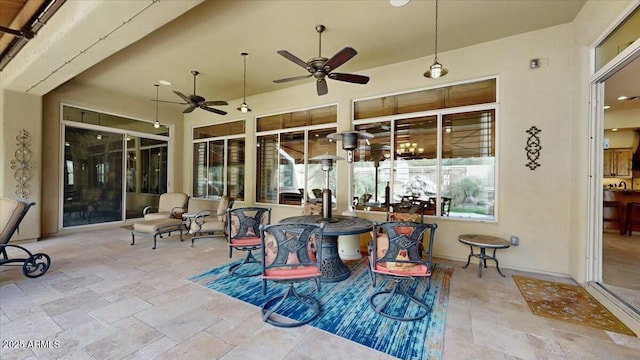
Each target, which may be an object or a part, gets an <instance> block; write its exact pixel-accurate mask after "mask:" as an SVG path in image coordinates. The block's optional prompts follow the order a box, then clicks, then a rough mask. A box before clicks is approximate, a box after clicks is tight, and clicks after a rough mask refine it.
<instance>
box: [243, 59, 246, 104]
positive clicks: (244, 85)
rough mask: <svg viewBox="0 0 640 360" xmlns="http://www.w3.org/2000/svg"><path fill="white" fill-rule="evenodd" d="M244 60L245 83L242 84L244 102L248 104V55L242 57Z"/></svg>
mask: <svg viewBox="0 0 640 360" xmlns="http://www.w3.org/2000/svg"><path fill="white" fill-rule="evenodd" d="M242 57H243V58H244V81H243V84H242V101H243V102H244V103H245V104H246V103H247V55H243V56H242Z"/></svg>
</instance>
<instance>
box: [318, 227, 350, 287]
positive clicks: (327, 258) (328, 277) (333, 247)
mask: <svg viewBox="0 0 640 360" xmlns="http://www.w3.org/2000/svg"><path fill="white" fill-rule="evenodd" d="M320 269H321V271H322V276H321V277H320V281H322V282H338V281H342V280H345V279H346V278H348V277H349V275H351V270H349V267H348V266H347V265H345V264H344V263H343V262H342V260H341V259H340V256H339V255H338V237H337V236H327V235H325V236H323V237H322V263H321V264H320Z"/></svg>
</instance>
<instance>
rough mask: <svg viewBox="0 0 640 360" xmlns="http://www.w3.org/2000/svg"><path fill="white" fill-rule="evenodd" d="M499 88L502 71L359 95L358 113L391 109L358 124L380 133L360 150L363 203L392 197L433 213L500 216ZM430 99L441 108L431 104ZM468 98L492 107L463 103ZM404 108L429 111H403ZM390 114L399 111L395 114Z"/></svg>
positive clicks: (357, 174) (378, 206)
mask: <svg viewBox="0 0 640 360" xmlns="http://www.w3.org/2000/svg"><path fill="white" fill-rule="evenodd" d="M495 89H496V79H489V80H485V81H479V82H473V83H469V84H460V85H454V86H449V87H445V88H441V89H431V90H428V91H419V92H414V93H410V95H411V96H408V95H407V94H403V95H398V96H393V97H385V98H379V99H372V100H365V101H362V102H356V104H355V108H356V114H355V115H356V116H362V117H368V116H376V114H384V115H385V117H383V118H379V119H380V120H378V121H376V119H375V117H374V118H373V119H371V120H359V121H356V126H355V129H356V130H360V131H366V132H368V133H371V134H373V135H374V137H373V138H372V139H370V140H369V141H367V142H366V144H364V143H362V144H360V146H359V148H358V151H357V152H356V154H355V160H354V179H353V194H354V198H355V200H356V201H357V203H358V205H357V208H358V209H367V210H374V211H386V210H387V205H391V206H393V209H394V211H397V209H401V211H422V213H423V214H424V215H427V216H451V217H458V218H473V219H482V220H494V219H495V206H496V201H495V193H496V189H495V171H496V170H495V162H496V159H495V145H496V137H495V126H496V119H495V114H496V110H495V109H496V106H497V105H496V104H495V103H494V102H495V101H496V93H495ZM438 94H440V95H441V99H440V100H439V101H435V102H434V96H436V97H437V96H440V95H438ZM400 100H403V105H402V106H401V101H400ZM434 104H436V105H434ZM480 104H486V105H482V107H480ZM359 105H362V106H359ZM431 105H434V106H437V108H436V109H435V110H434V109H431V110H429V111H428V112H427V111H424V109H427V108H429V106H431ZM469 105H473V106H474V110H475V109H478V108H480V109H485V110H478V111H464V109H465V106H469ZM451 107H454V108H455V109H450V110H447V109H449V108H451ZM403 109H404V110H407V109H409V110H411V111H414V110H416V109H418V110H420V111H424V114H428V115H425V116H416V115H422V114H419V113H417V114H415V115H413V116H412V114H404V115H403V114H402V112H403V111H404V110H403ZM358 111H360V112H358ZM390 114H393V115H394V117H395V118H394V119H392V120H388V119H389V116H388V115H390ZM382 119H384V120H382ZM392 169H393V170H392ZM387 186H388V188H387ZM387 194H388V196H387Z"/></svg>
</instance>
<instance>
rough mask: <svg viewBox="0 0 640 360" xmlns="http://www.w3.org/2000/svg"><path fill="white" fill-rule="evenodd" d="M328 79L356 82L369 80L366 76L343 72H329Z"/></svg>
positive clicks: (362, 82) (360, 82)
mask: <svg viewBox="0 0 640 360" xmlns="http://www.w3.org/2000/svg"><path fill="white" fill-rule="evenodd" d="M329 79H333V80H338V81H346V82H350V83H356V84H366V83H368V82H369V77H368V76H364V75H356V74H344V73H331V74H329Z"/></svg>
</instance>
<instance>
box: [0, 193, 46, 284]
mask: <svg viewBox="0 0 640 360" xmlns="http://www.w3.org/2000/svg"><path fill="white" fill-rule="evenodd" d="M33 205H35V203H33V202H26V201H23V200H13V199H8V198H0V265H7V264H13V263H22V273H23V274H24V276H26V277H29V278H36V277H38V276H41V275H44V273H46V272H47V270H49V266H51V258H50V257H49V255H47V254H44V253H37V254H32V253H31V252H30V251H29V250H27V249H25V248H24V247H22V246H19V245H14V244H9V240H10V239H11V236H13V234H14V233H15V232H16V231H18V226H19V225H20V222H22V219H24V217H25V215H27V212H28V211H29V209H30V208H31V206H33ZM8 248H15V249H19V250H21V251H24V252H25V253H26V257H13V258H10V257H9V254H8V253H7V249H8Z"/></svg>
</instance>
